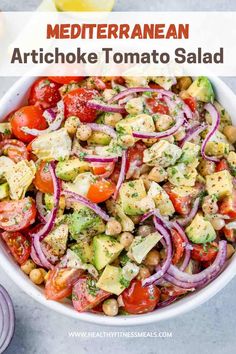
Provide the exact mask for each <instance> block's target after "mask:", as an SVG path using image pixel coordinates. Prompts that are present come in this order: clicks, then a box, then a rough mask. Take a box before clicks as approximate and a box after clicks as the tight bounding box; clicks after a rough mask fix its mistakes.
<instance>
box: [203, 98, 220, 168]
mask: <svg viewBox="0 0 236 354" xmlns="http://www.w3.org/2000/svg"><path fill="white" fill-rule="evenodd" d="M204 108H205V110H206V111H207V112H208V113H209V114H210V116H211V118H212V124H211V127H210V130H209V132H208V133H207V135H206V137H205V139H204V140H203V142H202V146H201V154H202V157H203V158H204V159H205V160H208V161H213V162H218V161H219V159H218V158H216V157H213V156H207V155H206V153H205V150H206V145H207V143H208V141H209V140H210V138H211V137H212V135H214V133H215V132H216V131H217V129H218V127H219V125H220V115H219V112H218V111H217V109H216V108H215V106H214V105H213V104H211V103H207V104H206V105H205V106H204Z"/></svg>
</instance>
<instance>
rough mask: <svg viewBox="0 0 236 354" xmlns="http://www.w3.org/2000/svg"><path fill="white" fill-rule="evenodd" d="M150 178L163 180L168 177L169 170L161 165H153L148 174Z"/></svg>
mask: <svg viewBox="0 0 236 354" xmlns="http://www.w3.org/2000/svg"><path fill="white" fill-rule="evenodd" d="M148 179H149V180H150V181H154V182H157V183H159V182H163V181H165V180H166V179H167V172H166V171H165V169H164V168H163V167H161V166H156V167H153V169H152V170H151V171H150V172H149V174H148Z"/></svg>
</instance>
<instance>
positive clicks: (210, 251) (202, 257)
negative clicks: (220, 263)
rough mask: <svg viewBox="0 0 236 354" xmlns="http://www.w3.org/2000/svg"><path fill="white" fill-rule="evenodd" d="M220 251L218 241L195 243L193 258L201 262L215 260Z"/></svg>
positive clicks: (192, 252)
mask: <svg viewBox="0 0 236 354" xmlns="http://www.w3.org/2000/svg"><path fill="white" fill-rule="evenodd" d="M217 253H218V245H217V243H216V242H211V243H207V244H205V245H197V244H194V245H193V249H192V251H191V258H192V259H194V260H195V261H199V262H208V261H213V260H214V259H215V258H216V256H217Z"/></svg>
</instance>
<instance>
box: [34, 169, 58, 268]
mask: <svg viewBox="0 0 236 354" xmlns="http://www.w3.org/2000/svg"><path fill="white" fill-rule="evenodd" d="M49 172H50V174H51V176H52V181H53V189H54V193H53V201H54V207H53V209H52V211H51V213H50V215H49V217H48V220H47V222H46V224H44V225H43V227H42V228H41V229H40V230H39V231H38V232H37V233H35V234H32V237H33V247H34V250H35V253H36V256H37V257H38V258H39V261H40V263H41V264H43V265H44V267H45V268H48V269H52V268H53V265H52V264H51V263H50V262H49V261H48V260H47V257H46V256H45V254H44V252H43V250H42V247H41V241H42V240H43V239H44V238H45V237H46V236H47V235H48V234H49V232H50V231H51V230H52V228H53V226H54V224H55V219H56V216H57V211H58V206H59V200H60V194H61V186H60V183H59V180H58V178H57V177H56V173H55V163H54V162H50V163H49Z"/></svg>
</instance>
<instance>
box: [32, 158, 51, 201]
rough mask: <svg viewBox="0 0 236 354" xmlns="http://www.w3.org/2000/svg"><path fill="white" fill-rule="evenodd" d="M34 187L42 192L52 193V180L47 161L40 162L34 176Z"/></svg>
mask: <svg viewBox="0 0 236 354" xmlns="http://www.w3.org/2000/svg"><path fill="white" fill-rule="evenodd" d="M34 185H35V187H36V188H37V189H38V190H39V191H40V192H42V193H50V194H53V191H54V189H53V181H52V176H51V173H50V171H49V168H48V164H47V162H41V163H40V165H39V166H38V169H37V171H36V174H35V178H34Z"/></svg>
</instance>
